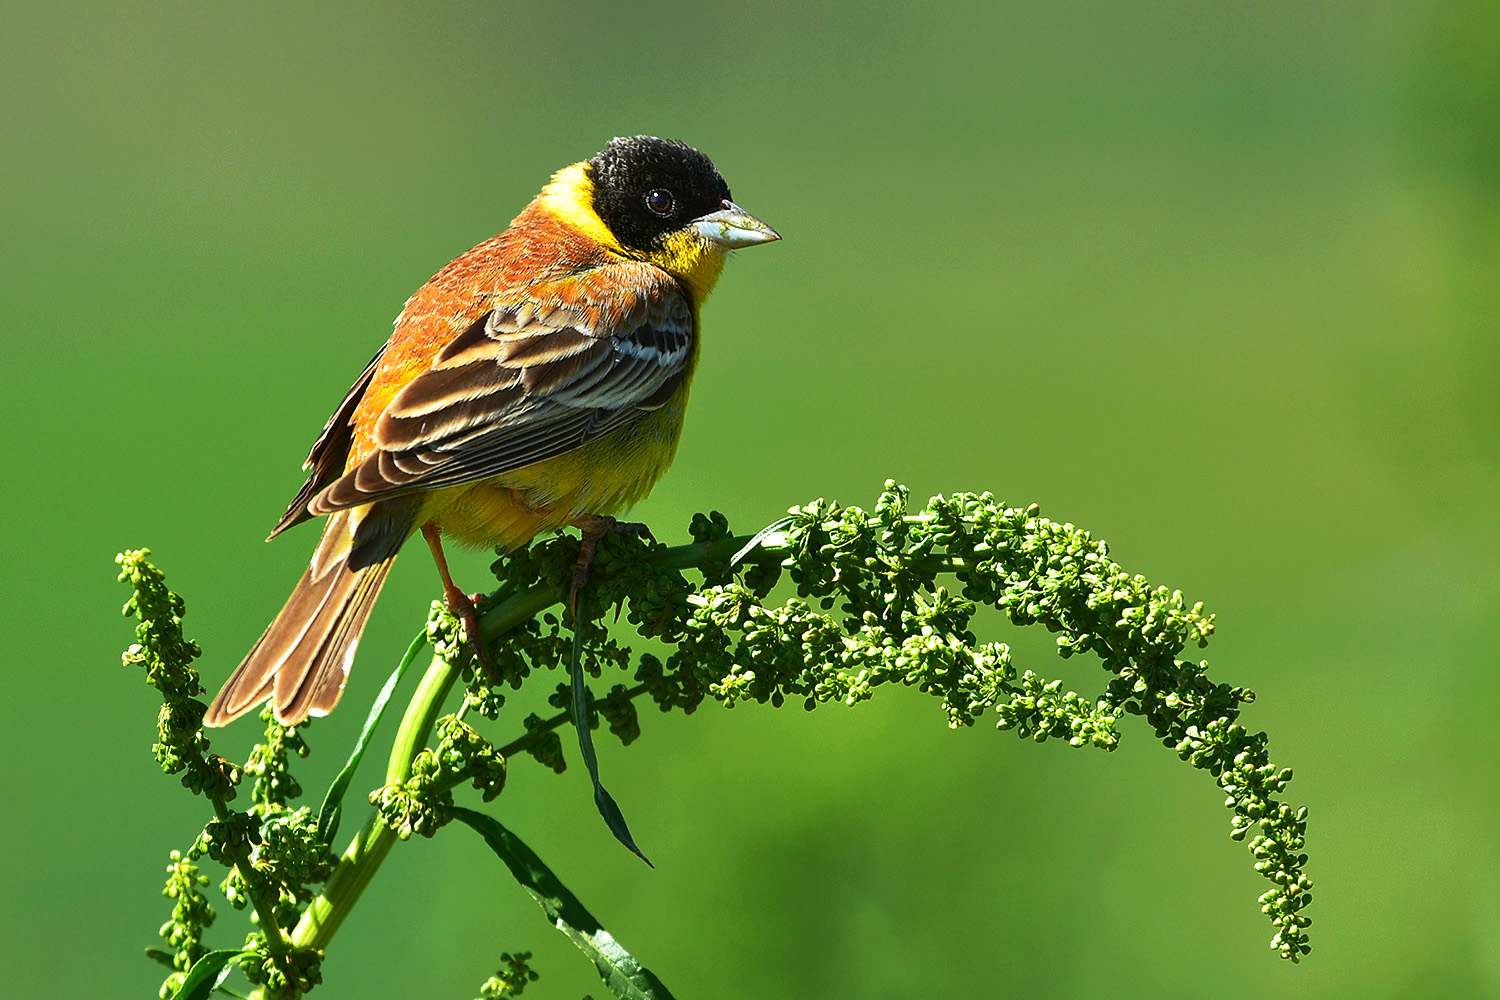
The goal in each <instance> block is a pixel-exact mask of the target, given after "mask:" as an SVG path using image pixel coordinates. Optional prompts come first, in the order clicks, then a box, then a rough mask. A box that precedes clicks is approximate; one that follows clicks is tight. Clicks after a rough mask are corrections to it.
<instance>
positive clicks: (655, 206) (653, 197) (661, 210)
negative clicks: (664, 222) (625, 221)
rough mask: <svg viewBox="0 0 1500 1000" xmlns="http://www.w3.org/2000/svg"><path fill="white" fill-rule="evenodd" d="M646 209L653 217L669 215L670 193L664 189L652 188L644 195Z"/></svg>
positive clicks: (670, 206) (670, 205) (670, 212)
mask: <svg viewBox="0 0 1500 1000" xmlns="http://www.w3.org/2000/svg"><path fill="white" fill-rule="evenodd" d="M646 207H647V208H648V209H650V210H651V212H652V213H653V214H655V215H660V216H668V215H671V214H672V192H670V191H668V190H666V189H665V188H653V189H652V190H650V191H648V192H647V193H646Z"/></svg>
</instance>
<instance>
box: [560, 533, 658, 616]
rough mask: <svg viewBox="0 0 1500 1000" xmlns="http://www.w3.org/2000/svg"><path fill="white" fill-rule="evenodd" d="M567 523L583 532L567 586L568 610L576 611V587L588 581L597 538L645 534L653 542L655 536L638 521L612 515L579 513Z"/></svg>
mask: <svg viewBox="0 0 1500 1000" xmlns="http://www.w3.org/2000/svg"><path fill="white" fill-rule="evenodd" d="M569 523H571V524H572V525H573V527H575V528H577V529H579V530H580V531H582V532H583V544H582V545H581V546H579V549H578V565H576V566H575V567H574V568H573V585H572V586H571V587H569V588H568V610H569V611H574V612H576V610H577V609H576V605H577V603H578V589H579V588H580V587H582V586H583V585H584V584H585V583H588V580H589V566H590V565H592V564H593V562H594V553H595V552H596V551H597V550H598V548H599V539H601V538H603V537H604V536H605V535H645V536H646V537H647V538H648V539H650V540H651V541H653V542H654V541H656V536H655V535H653V534H651V529H650V528H648V527H646V526H645V525H644V524H641V523H640V522H637V521H616V520H615V519H614V518H612V517H600V516H599V515H598V514H579V515H578V516H577V517H575V518H573V520H572V521H571V522H569Z"/></svg>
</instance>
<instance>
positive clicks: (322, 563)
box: [203, 504, 412, 726]
mask: <svg viewBox="0 0 1500 1000" xmlns="http://www.w3.org/2000/svg"><path fill="white" fill-rule="evenodd" d="M382 506H384V505H381V504H377V505H375V506H374V507H365V508H360V509H357V510H345V511H339V512H337V513H335V514H333V515H332V516H331V517H329V519H328V524H327V526H326V527H325V528H324V530H323V538H322V541H320V542H319V543H318V549H317V551H316V552H314V553H313V558H312V563H311V564H310V565H309V566H308V567H307V571H306V572H304V573H303V574H302V579H301V580H299V581H298V582H297V588H296V589H295V590H293V591H292V596H291V597H289V598H287V602H286V606H285V607H283V608H282V609H281V613H280V614H278V615H277V616H276V620H275V621H273V622H271V624H270V626H268V627H267V628H266V631H265V634H263V635H262V636H261V637H260V641H259V642H257V643H256V644H255V647H254V648H253V649H251V650H250V652H249V654H247V655H246V657H245V659H244V661H243V662H242V663H241V664H240V666H239V669H238V670H236V671H235V672H234V674H233V675H232V676H231V677H230V678H229V680H228V682H227V683H225V685H224V689H223V690H222V691H220V692H219V695H218V697H217V698H215V699H214V701H213V704H212V705H210V706H209V707H208V712H207V713H206V714H205V715H204V716H203V724H204V725H206V726H223V725H227V724H228V723H230V722H233V721H234V720H235V719H237V718H239V717H240V716H241V715H244V714H245V713H246V712H248V711H250V710H251V709H252V708H254V707H255V706H257V705H259V704H260V703H261V702H263V701H265V700H266V699H267V698H270V699H271V703H272V704H273V705H274V706H275V709H276V718H277V720H278V721H280V722H281V723H282V724H283V725H288V726H294V725H297V724H298V723H300V722H302V721H303V720H304V719H306V718H307V717H308V716H309V715H327V714H328V712H329V711H330V710H332V708H333V706H334V705H336V704H338V700H339V696H340V695H342V694H343V693H344V681H345V679H346V678H348V676H349V667H350V665H351V664H352V663H353V661H354V651H355V649H356V647H358V646H359V635H360V633H361V632H362V631H364V627H365V622H366V621H367V620H368V619H369V617H370V609H371V608H372V607H374V606H375V598H376V597H378V596H379V595H380V587H381V585H382V584H383V583H385V577H386V574H387V573H389V572H390V569H391V564H392V563H394V562H395V561H396V553H397V551H399V550H400V548H401V543H402V542H403V541H405V540H406V536H407V535H409V534H410V533H411V527H412V518H411V517H410V516H409V515H408V516H406V517H402V516H401V515H402V514H403V513H405V512H404V511H382V510H381V509H380V508H381V507H382ZM392 515H394V516H392ZM403 522H404V523H403Z"/></svg>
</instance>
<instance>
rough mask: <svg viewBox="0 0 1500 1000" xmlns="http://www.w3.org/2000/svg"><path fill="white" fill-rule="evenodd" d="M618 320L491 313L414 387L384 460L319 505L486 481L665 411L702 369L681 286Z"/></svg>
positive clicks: (527, 306) (402, 398) (389, 433)
mask: <svg viewBox="0 0 1500 1000" xmlns="http://www.w3.org/2000/svg"><path fill="white" fill-rule="evenodd" d="M642 291H643V292H646V294H643V295H640V296H639V297H640V298H641V299H644V300H645V301H631V302H628V303H626V305H625V306H623V307H622V308H619V309H617V310H615V311H614V312H613V314H612V315H613V316H614V317H615V321H614V325H613V327H610V326H609V325H608V324H607V323H606V322H605V320H604V317H605V316H607V315H610V313H608V312H607V311H606V310H603V309H601V308H600V306H599V304H598V303H590V302H581V303H573V304H570V305H569V306H567V307H564V306H560V305H557V304H555V303H551V302H546V303H543V302H539V301H537V300H535V299H522V300H520V301H516V302H513V303H510V304H507V305H504V306H499V307H496V308H494V309H491V310H490V311H489V312H488V313H486V314H485V315H484V316H483V317H481V318H480V319H479V320H478V321H476V322H474V323H473V324H471V325H470V326H468V327H467V328H466V329H465V330H463V331H462V332H461V333H459V334H458V335H457V336H455V337H454V338H453V340H452V341H451V342H449V343H448V344H447V345H446V346H445V347H444V348H443V350H442V351H440V352H439V353H438V355H437V357H436V358H435V359H434V361H433V364H432V367H431V368H430V369H429V370H428V371H426V372H424V373H422V374H421V375H419V376H417V377H416V378H415V379H413V380H412V381H411V382H410V383H409V384H407V385H406V386H405V387H404V388H403V389H402V390H401V391H400V392H399V393H397V394H396V396H395V398H394V399H393V400H392V401H391V403H390V404H389V405H388V406H387V408H386V410H385V413H384V414H382V416H381V418H380V420H379V422H378V423H377V425H376V427H375V434H374V438H375V444H376V451H375V452H374V453H373V454H371V455H370V456H369V457H367V458H366V459H365V460H364V461H363V462H361V463H360V464H359V465H358V466H356V467H354V468H353V469H350V470H349V471H348V472H346V473H345V474H344V475H343V476H342V477H340V478H339V479H337V480H335V481H333V482H331V483H330V484H329V485H328V486H326V487H325V488H323V489H322V491H321V492H320V493H318V494H317V495H316V496H314V497H312V499H311V502H310V503H309V504H308V505H307V506H308V509H309V510H310V511H311V512H312V513H314V514H324V513H329V512H332V511H335V510H341V509H344V508H347V507H354V506H358V505H361V504H366V503H370V502H372V501H374V500H378V499H384V498H387V497H393V496H400V495H404V494H409V493H414V492H417V491H419V490H427V489H435V488H439V487H446V486H457V485H461V484H464V483H471V482H478V481H481V480H484V479H489V478H492V477H494V476H498V475H502V474H504V473H506V472H509V471H512V470H514V469H519V468H524V467H525V466H528V465H532V464H534V463H536V462H541V461H545V460H546V459H549V458H554V457H556V456H558V455H562V454H565V453H567V452H569V451H572V450H573V449H575V448H579V447H582V446H583V445H585V444H588V443H589V442H590V441H594V440H597V439H598V438H600V437H603V436H604V435H606V434H609V433H611V432H612V431H615V430H617V429H619V428H621V427H623V426H625V425H627V424H629V423H630V422H631V421H633V420H636V419H639V418H640V417H641V416H642V415H643V414H645V413H647V412H649V411H651V410H653V409H656V408H657V407H660V406H661V405H662V404H663V403H665V402H666V401H667V400H668V399H669V398H671V395H672V393H673V392H674V391H675V390H676V388H677V387H678V385H679V384H680V383H681V381H682V379H683V377H684V376H685V375H686V374H687V372H688V369H689V367H690V366H691V363H692V356H693V349H694V343H695V339H696V330H695V328H694V318H693V313H692V309H691V307H690V306H689V304H688V300H687V298H686V295H685V294H684V293H683V292H682V291H681V290H680V289H679V288H678V287H677V286H676V285H675V283H672V282H666V281H663V282H659V283H657V284H656V285H655V286H651V287H649V288H648V289H643V290H642Z"/></svg>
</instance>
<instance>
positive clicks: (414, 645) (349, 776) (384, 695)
mask: <svg viewBox="0 0 1500 1000" xmlns="http://www.w3.org/2000/svg"><path fill="white" fill-rule="evenodd" d="M426 645H427V630H426V629H423V630H422V632H421V633H420V634H419V635H418V636H417V637H416V638H415V639H413V640H412V641H411V645H410V646H408V647H407V648H406V655H405V656H403V657H402V658H401V662H400V663H399V664H397V665H396V669H395V670H393V671H391V675H390V676H389V677H387V678H386V679H385V686H384V687H382V688H381V689H380V694H378V695H376V696H375V704H373V705H371V706H370V715H369V717H368V718H367V719H365V728H364V729H363V730H362V731H361V732H360V734H359V739H358V740H356V741H355V743H354V752H353V753H351V754H349V760H348V762H347V763H345V764H344V768H343V770H341V771H339V773H338V775H337V776H336V777H335V778H334V779H333V783H332V784H330V785H329V786H328V794H327V795H325V796H323V807H322V808H321V809H319V810H318V840H319V841H321V842H322V843H324V844H331V843H333V838H334V837H335V836H337V835H338V832H339V819H340V817H341V816H342V813H343V803H344V793H345V792H347V791H348V790H349V782H351V781H353V780H354V772H355V771H356V770H357V769H358V768H359V761H360V758H361V757H363V756H364V755H365V748H366V747H368V746H369V745H370V737H371V736H373V735H374V734H375V727H376V726H378V725H379V724H380V717H381V716H382V715H384V714H385V706H386V704H387V703H388V702H389V701H390V700H391V695H392V694H393V693H394V692H395V690H396V685H397V684H399V683H401V678H402V676H404V675H405V674H406V668H407V667H409V666H411V664H412V661H413V660H415V659H416V658H417V654H418V653H420V652H421V651H422V648H423V647H424V646H426Z"/></svg>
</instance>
